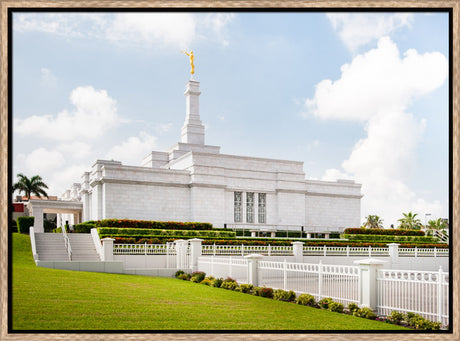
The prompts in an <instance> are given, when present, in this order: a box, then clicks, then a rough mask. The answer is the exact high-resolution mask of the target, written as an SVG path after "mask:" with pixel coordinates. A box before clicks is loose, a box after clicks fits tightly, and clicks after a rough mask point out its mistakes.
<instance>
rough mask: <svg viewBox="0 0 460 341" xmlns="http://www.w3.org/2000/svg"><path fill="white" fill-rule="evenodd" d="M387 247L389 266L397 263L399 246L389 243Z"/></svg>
mask: <svg viewBox="0 0 460 341" xmlns="http://www.w3.org/2000/svg"><path fill="white" fill-rule="evenodd" d="M387 245H388V253H389V254H390V259H391V265H393V264H397V263H398V262H399V244H397V243H391V244H387Z"/></svg>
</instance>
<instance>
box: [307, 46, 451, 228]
mask: <svg viewBox="0 0 460 341" xmlns="http://www.w3.org/2000/svg"><path fill="white" fill-rule="evenodd" d="M341 71H342V75H341V77H340V79H338V80H336V81H331V80H324V81H321V82H320V83H319V84H318V85H317V86H316V91H315V95H314V97H313V98H311V99H307V100H306V103H305V104H306V108H307V112H308V115H314V116H316V117H318V118H323V119H335V120H348V121H358V122H362V123H363V124H364V128H365V130H366V132H367V136H366V137H365V138H363V139H361V140H359V141H358V142H357V143H356V144H355V146H354V147H353V150H352V152H351V154H350V156H349V157H348V159H347V160H344V161H343V163H342V165H341V166H342V169H341V170H338V169H329V170H327V171H326V172H325V174H324V176H323V180H334V179H337V178H345V179H350V178H352V179H355V180H356V181H357V182H359V183H361V184H362V185H363V187H362V192H363V194H364V195H365V197H364V199H363V201H362V213H363V216H366V215H368V214H378V215H379V214H380V215H382V214H384V217H383V218H384V219H385V223H386V224H391V223H393V224H395V223H396V220H397V219H398V218H399V217H400V216H401V212H402V211H409V210H414V211H415V212H431V213H432V214H433V215H438V216H439V215H440V214H441V213H442V212H441V204H440V203H439V202H438V201H433V202H430V201H426V200H423V199H421V198H419V197H418V196H417V194H416V193H414V192H413V191H412V190H411V189H410V188H409V187H408V186H407V185H406V182H407V180H408V178H409V177H410V175H411V174H413V173H412V172H413V171H415V170H414V169H413V168H412V165H413V164H414V162H413V161H414V154H415V151H416V148H417V145H418V143H419V142H420V141H421V138H422V137H423V133H424V131H425V127H426V122H425V120H424V119H420V118H417V117H416V116H414V115H413V114H411V113H409V112H407V108H408V107H409V105H410V104H411V103H412V102H413V101H414V100H416V99H417V98H420V97H421V96H423V95H426V94H428V93H430V92H432V91H433V90H435V89H436V88H438V87H440V86H441V85H442V84H443V83H444V82H445V80H446V78H447V74H448V63H447V59H446V58H445V57H444V56H443V55H442V54H440V53H437V52H433V53H425V54H419V53H417V51H415V50H408V51H406V52H405V53H404V54H403V56H400V54H399V50H398V48H397V46H396V45H395V44H394V43H393V42H392V41H391V40H390V39H389V38H387V37H384V38H382V39H380V41H379V43H378V47H377V48H375V49H373V50H370V51H369V52H367V53H365V54H362V55H358V56H356V57H355V58H354V59H353V60H352V62H351V63H350V64H346V65H344V66H342V68H341ZM376 210H380V211H381V212H382V213H379V212H375V211H376Z"/></svg>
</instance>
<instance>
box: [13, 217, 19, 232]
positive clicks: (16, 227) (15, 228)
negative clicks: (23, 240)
mask: <svg viewBox="0 0 460 341" xmlns="http://www.w3.org/2000/svg"><path fill="white" fill-rule="evenodd" d="M11 232H13V233H14V232H18V224H17V223H16V220H14V219H13V220H11Z"/></svg>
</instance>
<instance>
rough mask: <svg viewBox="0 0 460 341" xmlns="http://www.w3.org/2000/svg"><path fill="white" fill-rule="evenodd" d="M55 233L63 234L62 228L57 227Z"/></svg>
mask: <svg viewBox="0 0 460 341" xmlns="http://www.w3.org/2000/svg"><path fill="white" fill-rule="evenodd" d="M53 233H62V228H61V227H56V228H55V229H53Z"/></svg>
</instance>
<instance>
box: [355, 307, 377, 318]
mask: <svg viewBox="0 0 460 341" xmlns="http://www.w3.org/2000/svg"><path fill="white" fill-rule="evenodd" d="M353 315H354V316H358V317H363V318H366V319H369V320H375V319H376V317H377V315H375V313H374V312H373V311H372V309H371V308H368V307H363V308H360V309H358V310H356V311H355V312H353Z"/></svg>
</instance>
